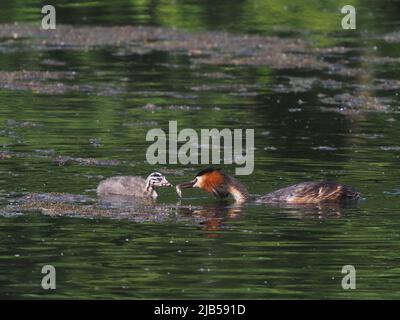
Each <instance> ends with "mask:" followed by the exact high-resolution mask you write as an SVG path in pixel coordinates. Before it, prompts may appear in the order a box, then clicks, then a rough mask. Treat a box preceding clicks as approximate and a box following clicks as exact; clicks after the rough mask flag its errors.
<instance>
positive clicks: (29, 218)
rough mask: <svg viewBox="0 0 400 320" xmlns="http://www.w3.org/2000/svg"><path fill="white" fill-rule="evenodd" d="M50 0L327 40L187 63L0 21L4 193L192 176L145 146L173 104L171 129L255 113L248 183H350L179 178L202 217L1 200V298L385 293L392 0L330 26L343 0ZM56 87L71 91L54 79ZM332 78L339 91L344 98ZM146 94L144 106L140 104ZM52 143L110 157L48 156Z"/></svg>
mask: <svg viewBox="0 0 400 320" xmlns="http://www.w3.org/2000/svg"><path fill="white" fill-rule="evenodd" d="M52 3H53V4H54V5H55V6H56V8H57V23H58V24H72V25H82V24H84V25H89V26H92V25H103V26H110V27H111V26H113V25H148V26H153V25H154V26H160V27H166V28H170V27H176V28H178V30H182V31H183V32H199V31H228V32H231V33H235V34H245V33H252V34H258V35H262V36H270V35H274V36H278V37H285V39H289V41H290V39H295V38H300V39H303V40H306V41H309V42H310V45H311V47H312V48H319V49H318V50H320V51H323V48H336V49H333V50H332V49H331V50H330V51H329V50H326V52H323V53H313V55H319V56H318V57H319V59H321V61H323V62H326V63H328V64H329V66H330V67H328V68H322V70H321V69H316V68H315V69H314V68H289V67H288V68H275V67H274V66H268V65H241V64H239V65H235V64H230V63H222V64H216V63H207V62H204V61H203V62H202V63H198V62H196V61H193V60H192V59H191V58H190V57H189V56H188V55H185V54H177V53H174V52H168V51H166V50H165V51H163V50H157V51H151V52H143V53H142V54H138V53H137V52H134V53H129V52H121V50H120V49H116V48H114V47H112V46H104V47H96V48H89V49H87V50H83V49H79V48H78V49H76V48H71V47H65V48H63V47H62V46H61V47H54V48H51V49H48V48H47V49H43V48H40V47H36V46H29V45H27V44H24V43H20V42H19V41H11V40H10V38H2V39H0V72H1V75H2V76H3V77H4V79H5V80H4V79H3V78H2V76H0V87H1V88H0V124H1V131H0V142H1V144H2V145H3V151H4V152H6V151H7V152H13V153H4V156H3V157H2V158H1V159H0V181H1V185H0V196H1V203H2V205H3V207H4V206H6V205H7V204H8V203H9V202H10V201H12V200H13V199H14V198H15V197H18V196H20V195H24V194H26V193H30V192H37V193H51V192H65V193H73V194H83V195H89V196H95V193H94V189H95V188H96V186H97V184H98V182H99V181H100V180H101V179H102V178H103V177H108V176H111V175H120V174H125V175H129V174H132V175H141V176H146V175H147V174H148V173H149V172H151V171H153V170H155V169H165V168H168V169H174V170H175V171H172V173H171V174H170V175H168V178H169V179H170V181H171V182H173V183H179V182H182V181H184V180H187V179H189V178H191V177H192V176H193V174H194V173H195V171H196V170H198V169H200V168H201V166H193V167H192V166H182V165H173V166H172V165H171V166H167V165H162V166H160V167H153V166H151V165H149V164H147V163H146V158H145V152H146V149H147V147H148V146H149V142H146V140H145V136H146V133H147V131H148V130H149V129H151V128H153V127H161V128H164V129H166V128H167V126H168V121H169V120H178V127H179V128H180V129H182V128H185V127H190V128H194V129H196V130H198V129H200V128H225V127H228V128H254V129H255V147H256V150H255V170H254V173H253V174H252V175H251V176H242V177H240V180H241V181H242V182H244V183H245V184H246V185H247V186H248V187H249V190H250V191H251V192H252V193H265V192H268V191H271V190H274V189H276V188H279V187H282V186H285V185H288V184H291V183H296V182H300V181H304V180H311V179H323V178H329V179H335V180H337V181H340V182H343V183H347V184H351V185H353V186H354V187H356V188H357V189H358V190H360V191H361V192H362V194H363V196H364V198H365V199H364V200H363V201H362V202H361V203H360V204H358V205H357V206H352V207H348V208H342V209H330V210H324V209H313V210H311V209H306V208H279V207H269V206H252V205H248V206H245V207H244V208H242V209H241V210H237V209H234V208H232V207H229V205H228V206H225V207H224V206H222V207H221V206H220V205H216V204H215V201H214V200H213V199H211V198H210V197H208V196H207V195H205V194H204V193H201V192H200V191H198V190H193V191H188V192H187V193H186V194H185V195H186V196H187V197H188V198H186V199H184V200H183V201H182V202H183V204H194V205H195V206H196V209H195V212H194V214H195V215H199V216H202V217H205V218H206V219H205V221H203V222H201V223H198V222H196V221H195V220H193V221H191V219H190V217H189V219H186V220H185V221H180V220H179V219H178V221H175V220H173V219H172V220H171V221H167V222H159V223H157V222H149V221H148V222H143V223H139V222H134V221H131V220H130V219H123V218H121V219H111V218H95V219H88V218H82V217H69V216H56V217H53V216H48V215H44V214H41V213H37V212H31V213H25V214H23V215H15V214H12V213H10V212H7V211H6V212H3V213H4V214H3V215H2V216H0V297H2V298H66V299H70V298H79V299H85V298H86V299H87V298H111V299H115V298H117V299H120V298H134V299H136V298H137V299H143V298H145V299H149V298H177V299H185V298H234V299H238V298H245V299H248V298H249V299H251V298H255V299H281V298H296V299H298V298H300V299H301V298H311V299H320V298H346V299H347V298H352V299H354V298H390V299H395V298H398V297H399V294H398V292H399V290H400V277H399V276H400V268H399V265H400V264H399V263H400V261H399V257H398V250H399V246H400V233H399V229H400V212H399V206H400V198H399V197H400V183H399V176H400V166H399V156H400V142H399V136H400V128H399V121H400V116H399V111H400V108H399V105H400V104H399V103H400V101H399V96H398V92H399V90H400V82H399V80H398V79H399V76H400V56H399V52H400V44H399V43H400V42H399V39H400V38H399V36H398V34H397V40H396V41H390V39H389V40H388V34H390V33H392V32H395V31H399V30H400V23H399V20H398V12H399V9H400V8H399V2H396V1H384V2H383V3H382V1H356V2H353V5H354V6H355V7H356V9H357V30H356V31H343V30H341V28H340V20H341V18H342V15H341V14H340V11H339V8H340V6H341V5H342V4H346V3H345V2H343V3H340V2H338V1H307V2H304V3H301V2H299V3H298V4H296V5H294V4H292V3H291V2H290V1H261V0H259V1H257V0H253V1H232V0H229V1H218V4H217V5H216V4H215V1H214V2H213V1H109V2H107V1H93V2H84V1H72V2H71V1H52ZM44 4H45V3H44V2H41V1H34V0H30V1H12V2H11V1H9V3H4V2H2V3H1V4H0V12H2V14H1V16H0V23H1V24H0V28H2V27H3V24H6V23H13V22H14V21H19V22H20V23H27V22H30V23H32V22H33V23H38V21H40V17H41V16H40V8H41V6H42V5H44ZM0 31H1V30H0ZM385 36H386V38H385ZM318 50H316V51H318ZM244 54H246V53H244ZM345 68H347V69H346V70H345ZM349 69H350V70H351V72H354V73H355V75H354V76H352V75H349V74H348V73H346V72H347V71H348V70H349ZM21 70H28V71H52V72H67V73H68V74H69V75H70V77H61V79H56V80H52V79H50V80H48V79H47V80H46V81H45V85H43V87H42V86H40V85H38V84H40V83H41V82H40V79H37V78H35V77H33V79H32V80H30V79H28V80H26V79H25V80H24V81H20V82H17V83H16V82H15V81H14V80H10V79H8V78H7V76H6V74H5V72H7V71H8V72H14V71H21ZM335 70H336V71H335ZM338 70H339V71H338ZM39 78H40V77H39ZM7 81H8V82H7ZM57 83H59V85H58V86H57V85H56V87H51V85H53V84H57ZM60 83H61V85H60ZM36 86H38V87H36ZM63 86H65V87H67V86H70V87H71V88H72V90H65V91H62V92H59V91H57V90H56V89H57V88H58V90H61V89H62V88H64V87H63ZM73 86H76V87H73ZM60 88H61V89H60ZM343 94H349V95H351V96H350V97H351V98H350V99H348V100H346V99H345V98H343V101H342V100H341V99H340V96H339V98H338V95H343ZM335 97H336V98H335ZM332 99H333V102H332ZM354 101H356V102H354ZM360 101H361V102H360ZM150 103H151V104H154V105H156V106H157V107H159V108H158V109H155V110H148V108H147V109H146V108H143V107H144V106H145V105H146V104H150ZM346 103H347V104H346ZM171 106H175V107H171ZM176 106H178V107H176ZM56 156H71V157H81V158H96V159H115V160H118V161H120V164H118V165H116V166H90V165H89V166H86V165H80V163H70V164H67V165H59V164H57V163H56V162H55V161H54V157H56ZM182 169H185V170H184V171H180V170H182ZM188 169H193V170H188ZM225 169H226V170H227V171H228V172H230V173H233V167H230V166H225ZM174 172H175V173H180V172H182V173H183V174H182V175H178V174H174ZM159 193H160V198H159V201H158V202H159V203H160V204H168V205H174V204H176V203H177V198H176V195H175V193H174V190H172V189H166V190H161V191H160V192H159ZM148 214H149V215H152V214H154V213H153V212H148ZM46 264H52V265H54V266H55V267H56V270H57V289H56V290H54V291H45V290H43V289H42V288H41V284H40V283H41V278H42V274H41V272H40V271H41V268H42V266H43V265H46ZM344 265H353V266H354V267H355V268H356V270H357V289H356V290H343V289H342V286H341V280H342V277H343V275H342V274H341V270H342V267H343V266H344Z"/></svg>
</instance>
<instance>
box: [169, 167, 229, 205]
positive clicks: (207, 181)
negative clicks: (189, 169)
mask: <svg viewBox="0 0 400 320" xmlns="http://www.w3.org/2000/svg"><path fill="white" fill-rule="evenodd" d="M227 180H228V176H227V175H225V174H224V173H222V172H221V170H220V169H215V168H207V169H204V170H202V171H200V172H199V173H198V174H197V175H196V176H195V177H194V179H193V180H190V181H187V182H183V183H180V184H178V185H177V186H176V191H177V193H178V195H179V196H180V197H182V189H188V188H200V189H201V190H203V191H205V192H208V193H212V194H213V195H214V196H216V197H218V198H224V197H226V196H228V194H229V193H228V192H227Z"/></svg>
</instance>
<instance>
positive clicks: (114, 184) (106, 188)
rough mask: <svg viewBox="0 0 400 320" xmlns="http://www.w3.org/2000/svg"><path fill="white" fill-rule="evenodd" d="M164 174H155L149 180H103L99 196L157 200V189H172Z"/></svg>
mask: <svg viewBox="0 0 400 320" xmlns="http://www.w3.org/2000/svg"><path fill="white" fill-rule="evenodd" d="M171 186H172V184H171V183H169V182H168V180H167V178H165V176H164V175H163V174H162V173H159V172H153V173H151V174H150V175H149V176H148V177H147V179H146V180H145V179H143V178H141V177H135V176H117V177H111V178H108V179H106V180H103V181H101V182H100V183H99V186H98V187H97V193H98V194H104V195H124V196H132V197H139V198H149V199H150V198H152V199H156V198H157V196H158V194H157V192H156V190H155V188H156V187H171Z"/></svg>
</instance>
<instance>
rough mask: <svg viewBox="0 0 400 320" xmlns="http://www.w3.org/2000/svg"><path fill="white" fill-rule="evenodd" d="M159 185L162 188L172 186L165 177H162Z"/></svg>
mask: <svg viewBox="0 0 400 320" xmlns="http://www.w3.org/2000/svg"><path fill="white" fill-rule="evenodd" d="M161 185H162V186H163V187H172V186H173V184H172V183H170V182H169V181H168V180H167V179H166V178H165V177H163V179H162V181H161Z"/></svg>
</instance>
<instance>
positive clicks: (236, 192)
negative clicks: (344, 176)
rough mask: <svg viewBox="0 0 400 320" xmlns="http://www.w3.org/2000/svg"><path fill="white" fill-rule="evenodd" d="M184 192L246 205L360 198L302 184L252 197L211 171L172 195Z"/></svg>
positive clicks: (338, 187) (340, 188)
mask: <svg viewBox="0 0 400 320" xmlns="http://www.w3.org/2000/svg"><path fill="white" fill-rule="evenodd" d="M186 188H200V189H202V190H204V191H206V192H208V193H212V194H213V195H214V196H215V197H216V198H225V197H227V196H228V195H229V194H231V195H232V196H233V198H234V199H235V202H236V203H238V204H242V203H245V202H250V201H251V202H256V203H290V204H317V203H339V202H344V201H346V200H356V199H359V198H360V193H359V192H358V191H356V190H354V189H353V188H352V187H349V186H346V185H342V184H338V183H336V182H330V181H311V182H303V183H299V184H295V185H292V186H289V187H286V188H283V189H279V190H276V191H273V192H270V193H267V194H265V195H262V196H252V195H250V193H249V192H248V191H247V189H246V187H245V186H244V185H243V184H242V183H240V182H239V181H238V180H237V179H235V178H234V177H232V176H230V175H227V174H225V173H223V172H221V171H220V170H219V169H214V168H207V169H205V170H202V171H200V172H199V173H198V174H197V175H196V177H195V178H194V179H193V180H191V181H188V182H184V183H181V184H178V185H177V186H176V191H177V193H178V194H179V196H182V191H181V190H182V189H186Z"/></svg>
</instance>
